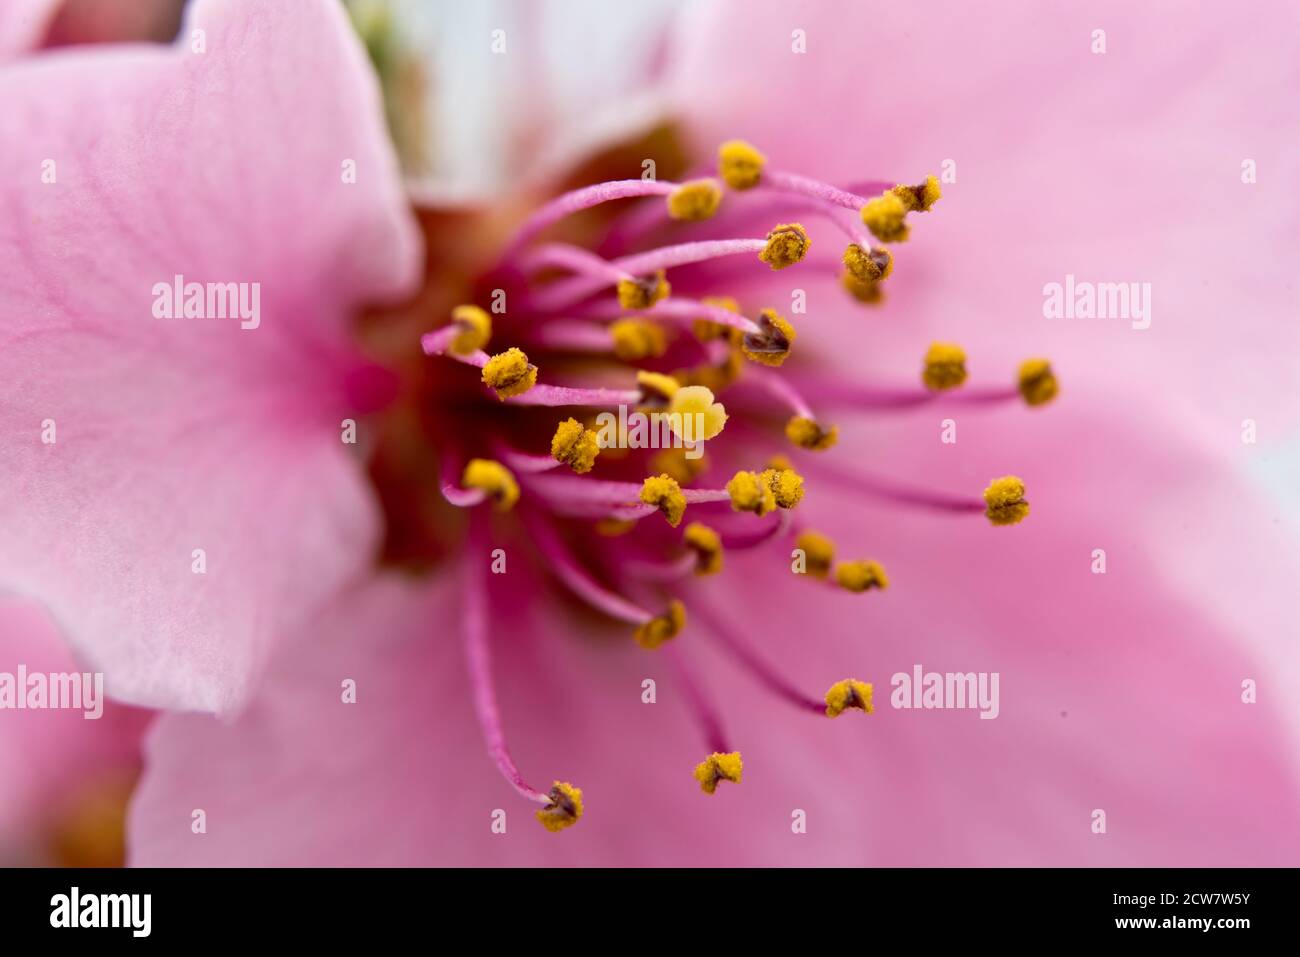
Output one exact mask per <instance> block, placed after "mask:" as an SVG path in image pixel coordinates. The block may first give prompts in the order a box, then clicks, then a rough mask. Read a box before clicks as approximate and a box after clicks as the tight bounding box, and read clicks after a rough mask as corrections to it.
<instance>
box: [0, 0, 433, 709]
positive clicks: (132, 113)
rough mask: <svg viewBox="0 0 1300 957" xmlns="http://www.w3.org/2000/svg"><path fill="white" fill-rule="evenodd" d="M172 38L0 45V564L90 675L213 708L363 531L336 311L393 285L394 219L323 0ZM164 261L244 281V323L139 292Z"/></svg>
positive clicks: (348, 354) (365, 544) (358, 75)
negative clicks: (34, 54)
mask: <svg viewBox="0 0 1300 957" xmlns="http://www.w3.org/2000/svg"><path fill="white" fill-rule="evenodd" d="M196 29H201V30H204V31H206V52H205V53H194V52H191V47H190V45H189V43H190V39H191V37H192V36H193V34H192V31H193V30H196ZM182 38H183V41H184V42H182V43H181V44H180V45H178V46H176V47H174V48H166V47H143V46H141V47H112V48H109V47H96V48H86V49H79V50H77V51H75V52H69V53H58V54H49V55H43V56H41V57H39V58H35V59H32V60H29V61H26V62H23V63H21V64H16V65H13V66H11V67H9V68H7V69H6V70H4V71H3V72H2V73H0V99H3V101H4V102H5V104H6V106H5V110H4V112H3V116H0V140H2V141H3V142H5V143H6V148H5V150H4V151H3V156H2V157H0V179H2V180H3V181H4V182H6V183H9V184H11V185H10V186H9V187H8V188H7V189H6V191H5V192H4V194H3V197H2V198H3V200H4V202H5V204H6V210H5V215H4V217H2V218H0V236H2V237H3V242H4V245H5V247H6V248H8V249H11V250H13V251H14V255H13V258H12V260H11V262H12V265H13V268H11V269H10V271H9V272H8V273H6V275H5V276H4V277H3V278H2V279H0V311H2V312H3V314H4V315H5V316H6V317H7V319H6V329H5V333H4V336H3V349H0V378H3V379H4V381H5V382H6V398H5V403H4V406H3V410H2V411H0V415H2V416H3V422H4V430H5V432H6V433H7V438H6V441H5V443H4V445H3V450H2V451H0V476H3V477H2V478H0V523H3V525H4V527H5V529H6V534H5V537H4V543H3V545H0V581H4V582H5V583H6V584H9V585H10V586H12V587H14V588H15V589H17V590H18V591H20V592H24V593H27V594H30V595H33V596H35V597H37V598H39V599H41V600H42V601H44V602H45V603H46V604H47V605H48V606H49V607H50V609H51V611H52V613H53V615H54V617H55V618H56V620H57V621H58V622H59V623H60V625H61V626H63V628H64V630H65V632H66V634H67V636H68V639H69V640H70V642H71V643H72V644H73V646H74V647H75V648H76V649H77V650H78V651H79V652H80V653H81V654H82V655H83V656H84V657H85V659H86V660H87V662H88V663H89V664H90V665H91V666H93V667H95V668H96V669H99V670H103V671H105V672H106V676H107V677H106V680H107V682H108V687H109V689H110V691H111V692H112V693H113V694H114V695H115V696H117V697H120V698H123V699H125V700H129V701H133V702H139V703H149V704H156V705H163V706H170V707H195V708H203V709H208V710H217V709H221V708H226V707H230V706H233V705H235V704H236V703H237V702H238V701H239V700H240V698H241V697H242V696H243V695H244V694H245V693H246V692H247V689H248V687H249V685H250V682H251V681H252V680H253V678H254V676H255V674H256V671H257V669H258V667H259V665H260V662H261V659H262V657H263V655H264V653H265V649H266V647H267V645H268V643H269V642H270V640H271V639H272V637H273V636H274V635H275V634H276V633H277V631H279V630H281V629H283V628H285V627H287V626H289V625H291V624H292V623H295V622H298V621H300V620H301V618H302V616H303V615H304V614H305V612H306V611H307V610H308V609H310V608H311V607H312V606H314V605H315V604H316V603H317V602H318V601H319V600H320V599H321V598H322V597H323V596H326V595H329V594H331V593H332V592H333V591H335V590H336V589H337V588H338V586H339V585H340V583H342V582H343V581H345V580H347V579H348V578H349V577H351V576H353V575H355V574H357V573H358V571H359V570H360V569H361V568H362V567H363V566H364V565H365V563H366V562H367V560H368V559H369V556H370V547H371V544H372V542H373V539H374V535H375V532H376V521H377V519H376V516H375V509H374V506H373V504H372V503H371V500H370V498H369V494H368V491H367V489H366V487H365V485H364V483H363V480H362V477H361V474H360V472H359V469H358V467H357V465H356V464H355V463H354V461H353V460H352V458H351V456H350V455H349V454H348V449H347V447H346V446H344V445H343V444H342V442H341V441H340V422H341V420H342V419H343V418H345V417H347V416H349V415H351V414H355V410H356V405H355V403H354V401H353V399H354V397H353V396H350V395H349V394H348V388H349V385H350V384H351V383H353V382H355V381H357V376H356V373H358V372H359V371H360V370H361V367H362V363H361V361H360V359H359V358H358V357H357V356H355V355H354V354H353V351H352V348H351V346H350V345H349V342H348V334H347V322H348V318H349V313H350V310H351V308H352V307H354V306H355V305H357V304H358V303H359V302H363V301H370V300H374V299H378V298H385V297H389V296H394V295H400V294H401V293H403V292H404V291H405V290H407V289H409V288H410V286H411V284H412V283H413V282H414V281H415V278H416V274H417V272H418V257H419V242H418V239H417V236H416V232H415V228H414V224H413V221H412V219H411V217H410V214H409V212H408V211H407V209H406V207H405V205H404V203H403V199H402V194H401V191H400V187H399V183H398V178H397V173H396V168H395V161H394V159H393V156H392V151H391V147H390V145H389V144H388V142H387V139H386V136H385V132H384V129H383V124H382V113H381V110H380V106H379V97H378V92H377V89H376V84H375V80H374V77H373V75H372V73H371V71H370V68H369V66H368V64H367V62H366V60H365V55H364V53H363V51H362V50H361V48H360V45H359V44H358V42H357V41H356V39H355V37H353V36H352V34H351V32H350V29H349V26H348V24H347V21H346V19H345V17H344V15H343V13H342V11H341V10H340V9H339V7H338V5H337V4H333V3H325V2H312V0H299V2H286V3H276V4H274V5H272V6H268V5H265V4H258V3H252V2H239V3H215V2H201V3H198V4H196V5H195V6H194V8H193V9H192V11H191V17H190V19H189V21H188V23H187V25H186V27H185V28H184V29H183V30H182ZM305 77H311V78H312V79H311V81H310V82H305V81H304V78H305ZM47 159H50V160H53V161H54V162H55V163H56V173H57V181H56V182H55V183H53V184H47V183H43V182H42V177H41V174H42V170H43V165H42V164H43V161H44V160H47ZM345 160H354V161H355V163H356V169H357V177H356V179H357V181H356V183H355V184H349V183H344V182H343V177H342V176H341V171H342V170H343V163H344V161H345ZM177 274H182V275H184V276H185V277H186V279H187V281H197V282H209V281H213V282H249V283H251V282H259V283H261V325H260V327H259V328H256V329H241V328H240V325H241V323H240V321H239V320H233V319H203V320H200V319H176V320H164V319H155V318H153V315H152V307H153V302H154V292H153V287H154V284H155V283H169V282H171V281H172V277H173V276H174V275H177ZM47 420H53V421H54V423H55V425H56V428H57V443H56V444H44V443H43V442H42V430H43V429H44V428H45V426H44V425H43V423H45V422H46V421H47ZM195 549H203V550H204V551H205V552H206V563H207V571H206V574H201V575H200V574H194V573H193V572H192V562H193V561H194V559H193V557H192V556H193V552H194V550H195Z"/></svg>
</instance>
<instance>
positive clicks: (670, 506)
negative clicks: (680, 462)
mask: <svg viewBox="0 0 1300 957" xmlns="http://www.w3.org/2000/svg"><path fill="white" fill-rule="evenodd" d="M641 501H642V502H644V503H645V504H646V505H653V506H654V507H655V508H657V509H659V511H660V512H662V513H663V516H664V518H666V519H668V524H669V525H671V526H672V527H673V528H676V527H677V526H678V525H680V524H681V523H682V516H683V515H685V514H686V496H685V495H683V494H682V487H681V486H680V485H678V484H677V480H676V479H675V478H673V477H672V476H671V475H667V474H664V475H652V476H650V477H649V478H647V479H646V480H645V481H644V482H642V483H641Z"/></svg>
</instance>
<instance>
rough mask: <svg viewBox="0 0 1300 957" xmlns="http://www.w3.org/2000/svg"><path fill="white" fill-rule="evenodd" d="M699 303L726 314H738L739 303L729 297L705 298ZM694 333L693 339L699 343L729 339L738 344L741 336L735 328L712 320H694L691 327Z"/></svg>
mask: <svg viewBox="0 0 1300 957" xmlns="http://www.w3.org/2000/svg"><path fill="white" fill-rule="evenodd" d="M700 302H702V303H704V304H705V305H709V306H717V307H718V308H719V309H725V310H727V312H734V313H736V314H737V315H739V314H740V303H738V302H736V300H734V299H732V298H731V297H730V296H705V297H704V298H703V299H701V300H700ZM691 330H692V331H693V332H694V333H695V338H696V339H699V340H700V342H712V341H713V340H714V339H730V340H732V341H733V342H737V343H738V342H739V341H740V337H741V335H742V333H741V331H740V330H739V329H737V328H736V327H735V326H729V325H727V324H726V323H723V322H714V321H713V320H712V319H696V320H695V322H694V323H693V324H692V326H691Z"/></svg>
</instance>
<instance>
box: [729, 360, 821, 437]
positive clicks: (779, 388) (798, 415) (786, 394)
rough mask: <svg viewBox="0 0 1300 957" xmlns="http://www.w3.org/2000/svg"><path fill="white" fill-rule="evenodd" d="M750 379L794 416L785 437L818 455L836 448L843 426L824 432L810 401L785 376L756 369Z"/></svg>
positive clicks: (752, 371)
mask: <svg viewBox="0 0 1300 957" xmlns="http://www.w3.org/2000/svg"><path fill="white" fill-rule="evenodd" d="M747 380H748V381H749V382H751V383H753V384H754V385H756V386H757V387H759V388H761V389H762V390H763V391H765V392H767V393H768V395H770V396H772V397H773V398H775V399H776V400H778V401H779V402H781V403H782V404H783V405H785V406H786V408H788V409H789V410H790V411H791V412H793V413H794V416H793V417H792V418H791V419H790V420H789V421H788V422H787V423H786V426H785V435H786V438H788V439H789V440H790V441H791V442H793V443H794V444H795V445H797V446H799V447H800V448H804V449H809V450H811V451H816V452H824V451H825V450H827V449H829V448H831V447H833V446H834V445H835V443H836V441H837V440H838V439H839V435H840V429H839V426H837V425H832V426H831V427H830V428H828V429H823V428H822V427H821V425H819V424H818V422H817V418H816V416H815V415H813V411H812V409H811V408H810V407H809V405H808V403H807V401H806V400H805V399H804V397H803V396H802V395H800V394H799V392H798V390H796V389H795V387H794V386H793V385H791V384H790V381H789V380H788V379H787V378H786V377H785V376H780V375H775V374H773V373H771V372H768V371H767V370H766V369H753V370H751V371H750V373H749V375H748V376H747Z"/></svg>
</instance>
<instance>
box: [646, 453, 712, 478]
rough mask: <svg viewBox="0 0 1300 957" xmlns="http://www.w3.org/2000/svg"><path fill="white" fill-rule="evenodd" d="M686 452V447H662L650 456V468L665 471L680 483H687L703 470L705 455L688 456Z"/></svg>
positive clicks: (655, 470) (654, 470)
mask: <svg viewBox="0 0 1300 957" xmlns="http://www.w3.org/2000/svg"><path fill="white" fill-rule="evenodd" d="M686 452H687V450H686V449H660V450H659V451H658V452H656V453H655V454H654V455H652V456H651V457H650V470H651V471H652V472H663V473H665V474H666V475H668V476H670V477H672V478H674V479H676V480H677V483H678V484H679V485H685V484H686V483H687V482H690V481H693V480H694V479H695V478H696V477H697V476H698V475H699V474H700V473H701V472H703V471H704V466H705V458H704V456H703V455H699V456H697V457H696V458H687V456H686ZM692 454H694V453H692Z"/></svg>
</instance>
